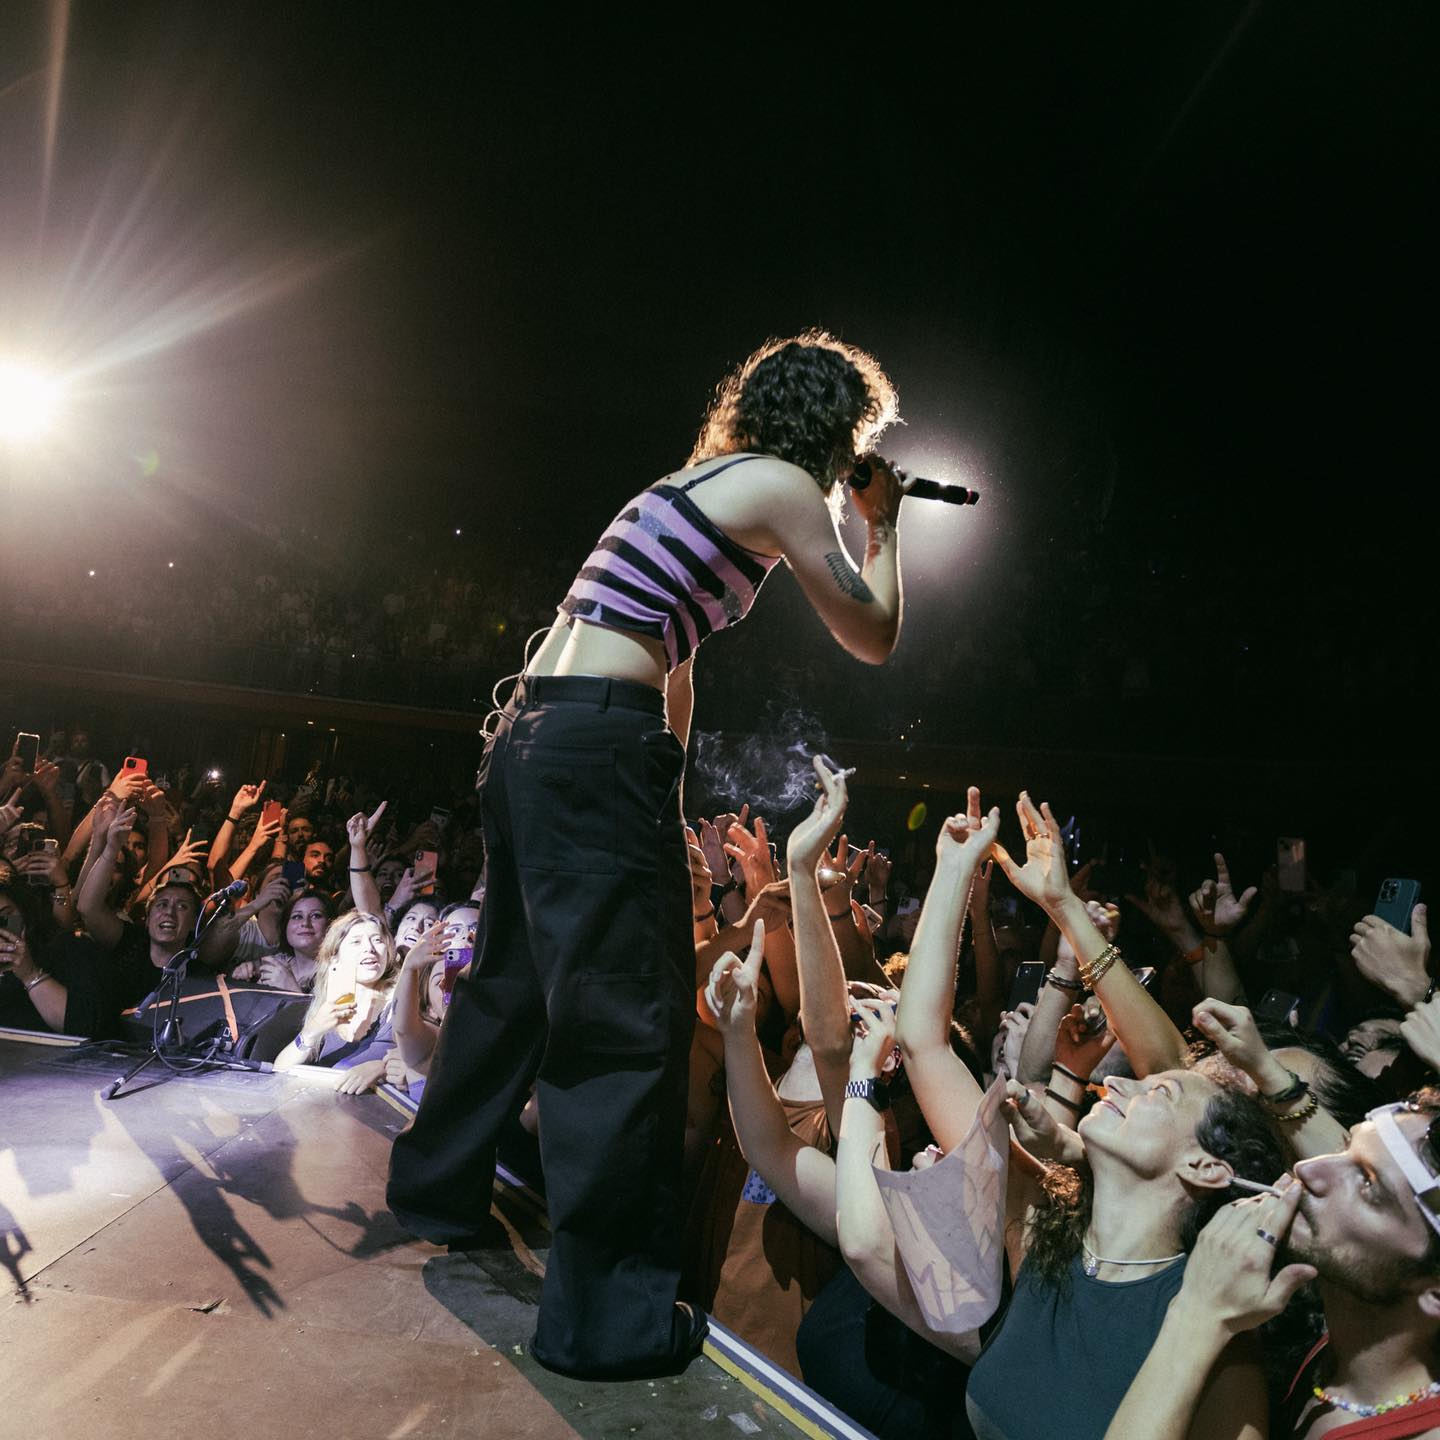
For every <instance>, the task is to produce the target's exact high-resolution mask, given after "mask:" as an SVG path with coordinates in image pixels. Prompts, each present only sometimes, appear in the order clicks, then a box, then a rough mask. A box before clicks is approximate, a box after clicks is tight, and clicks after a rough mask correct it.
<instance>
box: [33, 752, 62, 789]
mask: <svg viewBox="0 0 1440 1440" xmlns="http://www.w3.org/2000/svg"><path fill="white" fill-rule="evenodd" d="M30 778H31V780H32V781H33V782H34V784H35V787H36V788H37V789H38V790H39V791H40V792H41V793H42V794H43V795H45V796H47V797H50V796H53V795H54V794H55V787H56V786H57V785H59V783H60V767H59V766H58V765H57V764H56V763H55V762H54V761H53V760H37V761H36V762H35V773H34V775H32V776H31V777H30Z"/></svg>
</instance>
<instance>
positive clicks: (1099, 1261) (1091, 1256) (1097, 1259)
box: [1080, 1240, 1440, 1393]
mask: <svg viewBox="0 0 1440 1440" xmlns="http://www.w3.org/2000/svg"><path fill="white" fill-rule="evenodd" d="M1080 1248H1081V1249H1082V1250H1083V1251H1084V1252H1085V1267H1084V1268H1085V1273H1086V1274H1087V1275H1088V1276H1089V1277H1090V1278H1091V1279H1092V1280H1093V1279H1094V1278H1095V1275H1096V1273H1097V1272H1098V1271H1099V1269H1100V1267H1101V1266H1102V1265H1169V1264H1172V1263H1173V1262H1174V1261H1176V1260H1183V1259H1184V1258H1185V1252H1184V1251H1183V1250H1182V1251H1181V1252H1180V1253H1179V1254H1178V1255H1161V1256H1159V1257H1158V1258H1157V1259H1154V1260H1107V1259H1106V1258H1105V1257H1104V1256H1103V1255H1097V1254H1096V1253H1095V1252H1094V1251H1093V1250H1092V1249H1091V1248H1090V1247H1089V1246H1088V1245H1087V1244H1086V1243H1085V1242H1084V1241H1083V1240H1082V1241H1081V1242H1080ZM1437 1393H1440V1392H1437Z"/></svg>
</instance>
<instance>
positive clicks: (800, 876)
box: [786, 758, 850, 1134]
mask: <svg viewBox="0 0 1440 1440" xmlns="http://www.w3.org/2000/svg"><path fill="white" fill-rule="evenodd" d="M814 766H815V776H816V779H817V780H818V781H819V783H820V796H819V799H817V800H816V802H815V808H814V809H813V810H812V811H811V812H810V814H809V815H808V816H807V817H806V818H805V819H804V820H802V821H801V822H800V824H799V825H797V826H796V827H795V829H794V830H792V831H791V832H790V840H789V843H788V845H787V847H786V856H787V858H788V860H789V862H790V907H791V914H792V916H793V917H794V925H795V957H796V967H797V969H798V971H799V978H800V1024H801V1027H802V1028H803V1029H804V1031H805V1039H806V1040H807V1041H808V1042H809V1045H810V1049H811V1050H812V1051H813V1052H814V1055H815V1073H816V1075H817V1076H818V1077H819V1080H820V1093H821V1095H822V1096H823V1097H824V1099H825V1114H826V1117H827V1118H828V1119H829V1121H830V1131H831V1134H839V1132H840V1112H841V1109H842V1108H843V1106H844V1103H845V1078H846V1075H847V1073H848V1069H849V1065H850V997H849V993H848V992H847V990H846V988H845V971H844V969H843V968H842V967H841V964H840V952H839V950H838V949H837V948H836V945H835V935H834V932H833V931H832V929H831V927H830V921H829V919H828V917H827V916H826V913H825V906H824V903H823V901H822V900H821V898H820V881H819V879H818V877H817V875H816V868H817V866H818V865H819V864H820V860H821V858H822V857H823V856H824V854H825V851H826V848H827V846H828V845H829V844H830V841H831V840H832V839H833V838H834V836H835V834H836V832H837V831H838V830H839V829H840V825H841V823H842V821H843V820H844V819H845V807H846V805H847V804H848V800H849V797H848V796H847V794H846V790H845V781H844V778H843V777H842V776H840V775H839V774H835V773H832V772H831V771H830V769H829V768H828V767H827V766H826V765H825V763H824V761H822V760H820V759H818V758H817V759H816V760H815V761H814Z"/></svg>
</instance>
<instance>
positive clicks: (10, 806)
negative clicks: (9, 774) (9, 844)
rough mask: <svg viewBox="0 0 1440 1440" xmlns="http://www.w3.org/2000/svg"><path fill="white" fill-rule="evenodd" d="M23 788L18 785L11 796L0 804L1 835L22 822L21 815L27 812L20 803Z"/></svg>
mask: <svg viewBox="0 0 1440 1440" xmlns="http://www.w3.org/2000/svg"><path fill="white" fill-rule="evenodd" d="M21 788H22V787H20V786H18V785H17V786H16V787H15V789H14V790H13V791H12V792H11V794H10V798H9V799H8V800H6V801H5V803H4V804H3V805H0V835H4V834H7V833H8V832H9V831H11V830H13V829H14V828H15V827H16V826H17V825H18V824H19V823H20V817H21V816H22V815H24V813H25V811H24V810H23V809H22V808H21V805H20V792H21Z"/></svg>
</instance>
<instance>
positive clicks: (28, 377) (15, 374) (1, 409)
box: [0, 360, 64, 440]
mask: <svg viewBox="0 0 1440 1440" xmlns="http://www.w3.org/2000/svg"><path fill="white" fill-rule="evenodd" d="M63 391H64V386H63V385H62V384H61V382H60V380H59V378H58V377H57V376H54V375H50V374H47V373H46V372H45V371H44V370H40V369H37V368H36V367H35V366H33V365H24V364H21V363H20V362H19V361H16V360H0V439H3V440H33V439H34V438H35V437H36V436H38V435H40V434H42V433H43V432H44V431H45V430H46V429H47V428H48V427H49V425H50V423H51V421H52V420H54V418H55V415H56V412H57V411H58V410H59V408H60V398H61V395H62V393H63Z"/></svg>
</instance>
